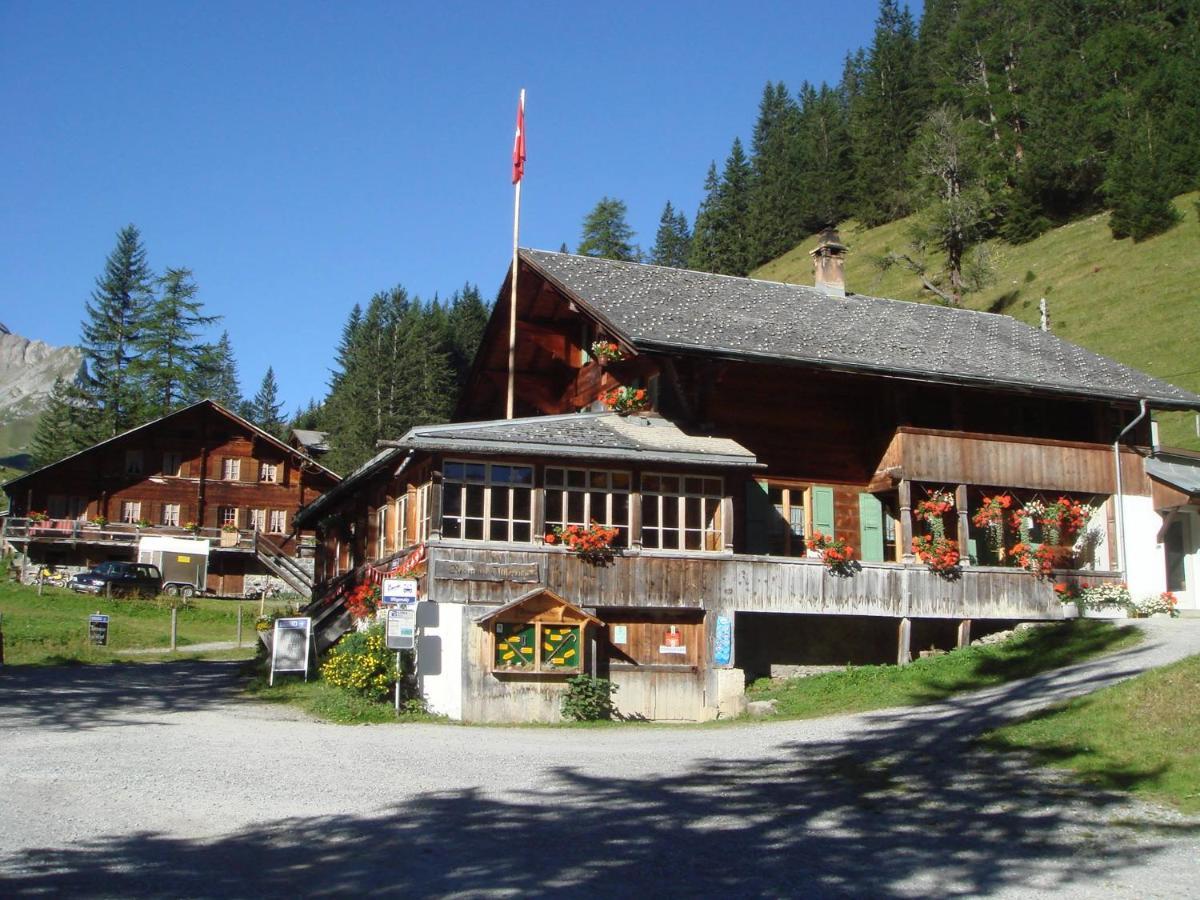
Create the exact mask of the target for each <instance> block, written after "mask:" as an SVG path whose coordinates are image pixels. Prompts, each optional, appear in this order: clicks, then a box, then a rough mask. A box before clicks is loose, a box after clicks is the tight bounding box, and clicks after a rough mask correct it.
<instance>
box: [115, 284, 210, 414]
mask: <svg viewBox="0 0 1200 900" xmlns="http://www.w3.org/2000/svg"><path fill="white" fill-rule="evenodd" d="M159 286H160V289H161V293H160V295H159V297H158V299H157V300H156V301H155V302H154V304H153V305H152V306H151V307H150V310H149V311H148V313H147V315H146V319H145V323H144V325H143V329H142V334H141V337H140V339H139V341H138V350H139V351H140V356H139V357H138V360H137V366H136V371H137V372H138V373H139V374H140V375H141V378H142V381H143V383H144V385H145V390H146V395H147V405H148V407H149V409H150V411H151V414H152V415H166V414H167V413H169V412H171V411H172V410H174V409H178V408H179V407H180V406H182V405H183V404H184V403H185V402H187V401H188V400H189V399H190V398H191V397H194V396H195V395H196V393H197V388H198V387H199V386H200V385H201V384H202V383H204V381H205V370H206V366H207V365H208V364H209V362H210V360H209V357H208V353H207V348H206V346H205V345H204V344H202V343H201V342H200V340H199V333H198V329H200V328H202V327H206V326H208V325H211V324H213V323H214V322H216V321H218V320H219V319H220V316H206V315H204V314H203V313H201V311H200V309H201V303H200V301H199V300H197V299H196V293H197V290H198V289H197V287H196V283H195V282H194V281H193V280H192V273H191V271H190V270H189V269H167V271H166V273H165V274H164V275H163V277H162V278H160V279H159Z"/></svg>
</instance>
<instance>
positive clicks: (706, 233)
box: [688, 162, 721, 272]
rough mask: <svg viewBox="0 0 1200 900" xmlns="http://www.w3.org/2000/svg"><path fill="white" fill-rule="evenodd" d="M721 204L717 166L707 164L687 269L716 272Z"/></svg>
mask: <svg viewBox="0 0 1200 900" xmlns="http://www.w3.org/2000/svg"><path fill="white" fill-rule="evenodd" d="M720 203H721V182H720V181H719V180H718V179H717V164H716V163H715V162H712V163H709V165H708V174H707V175H705V177H704V199H703V200H701V201H700V208H699V209H698V210H697V211H696V219H695V222H694V225H693V228H692V245H691V247H690V248H689V249H688V268H691V269H696V270H697V271H700V272H716V271H717V239H716V232H715V225H716V221H717V215H718V207H719V206H720Z"/></svg>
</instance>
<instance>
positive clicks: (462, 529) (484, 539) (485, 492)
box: [439, 459, 537, 544]
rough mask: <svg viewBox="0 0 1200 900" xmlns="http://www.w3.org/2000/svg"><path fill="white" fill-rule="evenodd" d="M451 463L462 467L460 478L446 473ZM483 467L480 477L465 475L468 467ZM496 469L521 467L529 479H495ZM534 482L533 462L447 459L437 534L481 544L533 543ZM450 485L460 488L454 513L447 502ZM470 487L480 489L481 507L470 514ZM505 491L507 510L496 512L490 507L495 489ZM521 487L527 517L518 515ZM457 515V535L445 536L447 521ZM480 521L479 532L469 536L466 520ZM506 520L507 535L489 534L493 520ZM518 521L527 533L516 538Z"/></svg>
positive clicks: (469, 521)
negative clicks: (518, 480) (503, 512)
mask: <svg viewBox="0 0 1200 900" xmlns="http://www.w3.org/2000/svg"><path fill="white" fill-rule="evenodd" d="M452 466H462V467H463V477H462V479H461V480H459V479H454V478H451V476H450V475H449V474H448V472H449V470H450V468H451V467H452ZM477 466H482V467H483V478H482V480H477V479H472V478H468V477H467V467H477ZM497 469H521V470H527V471H528V472H529V480H528V482H527V483H525V484H520V483H517V482H515V481H511V480H510V481H497V480H496V479H495V477H494V474H493V473H494V472H495V470H497ZM536 485H537V468H536V466H534V465H533V464H532V463H518V462H508V461H504V460H496V461H494V462H492V461H486V462H485V461H481V460H466V459H448V460H445V461H444V462H443V464H442V510H441V513H442V518H441V522H440V523H439V524H440V534H441V535H442V537H443V538H446V539H448V540H460V541H471V542H472V543H481V544H487V543H490V544H533V543H534V533H533V525H534V522H535V520H536V515H535V513H536V512H537V511H536V510H535V509H534V500H535V489H536ZM453 486H457V487H458V490H459V491H460V494H459V501H458V502H459V506H458V513H457V514H450V513H448V512H447V508H448V507H449V506H450V503H449V499H450V491H451V490H452V489H453ZM473 487H478V488H481V489H482V509H481V510H480V511H479V513H478V514H477V515H476V514H472V508H471V505H470V490H471V488H473ZM502 490H506V491H508V492H509V493H508V498H507V506H508V510H507V513H506V514H505V515H504V516H499V515H495V514H494V513H493V509H494V506H495V503H494V501H495V499H496V496H497V492H498V491H502ZM518 491H524V492H527V494H528V518H517V517H516V515H515V512H516V505H517V504H516V498H517V492H518ZM452 519H457V520H458V522H459V526H458V531H459V533H458V534H457V535H453V536H450V537H447V528H446V525H447V522H448V521H450V520H452ZM476 521H477V522H479V523H480V536H479V537H468V536H467V529H468V525H469V523H472V522H476ZM499 522H506V523H507V528H506V532H507V535H506V536H505V537H502V538H495V537H493V536H492V532H493V528H494V526H495V525H496V523H499ZM521 525H525V526H527V527H528V530H529V536H528V537H527V538H524V539H522V538H518V537H515V536H514V535H515V534H516V531H517V528H518V527H519V526H521Z"/></svg>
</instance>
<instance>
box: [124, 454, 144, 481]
mask: <svg viewBox="0 0 1200 900" xmlns="http://www.w3.org/2000/svg"><path fill="white" fill-rule="evenodd" d="M125 474H126V475H141V474H142V451H141V450H126V451H125Z"/></svg>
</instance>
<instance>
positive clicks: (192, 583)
mask: <svg viewBox="0 0 1200 900" xmlns="http://www.w3.org/2000/svg"><path fill="white" fill-rule="evenodd" d="M208 549H209V544H208V541H205V540H199V539H196V538H181V537H162V536H158V535H150V536H146V537H143V538H142V539H141V540H139V541H138V562H143V563H150V564H151V565H154V566H158V570H159V571H160V572H162V576H163V593H164V594H167V595H168V596H171V597H175V596H182V597H191V596H192V595H194V594H202V593H204V591H205V588H206V586H207V584H208Z"/></svg>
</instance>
